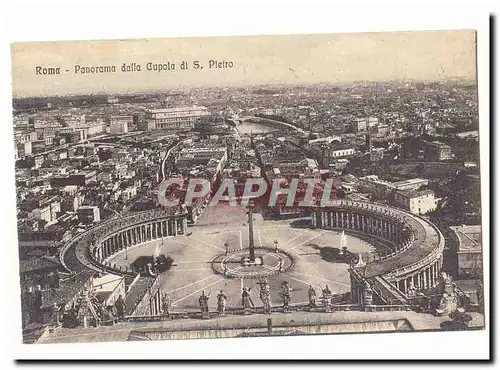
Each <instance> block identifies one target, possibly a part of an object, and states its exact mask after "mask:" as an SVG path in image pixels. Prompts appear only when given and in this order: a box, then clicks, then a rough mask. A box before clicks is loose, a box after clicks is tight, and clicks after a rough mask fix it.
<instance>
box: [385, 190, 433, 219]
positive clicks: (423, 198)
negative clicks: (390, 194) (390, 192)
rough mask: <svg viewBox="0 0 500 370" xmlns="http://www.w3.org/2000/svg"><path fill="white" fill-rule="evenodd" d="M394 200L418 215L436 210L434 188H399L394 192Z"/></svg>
mask: <svg viewBox="0 0 500 370" xmlns="http://www.w3.org/2000/svg"><path fill="white" fill-rule="evenodd" d="M394 202H395V203H396V205H398V206H399V207H401V208H404V209H406V210H408V211H410V212H411V213H413V214H416V215H423V214H426V213H428V212H432V211H434V210H436V203H437V202H436V199H435V198H434V192H433V191H432V190H422V191H415V190H408V191H403V190H399V191H396V192H395V193H394Z"/></svg>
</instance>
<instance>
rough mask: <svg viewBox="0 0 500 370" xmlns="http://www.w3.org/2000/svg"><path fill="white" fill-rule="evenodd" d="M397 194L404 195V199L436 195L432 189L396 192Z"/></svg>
mask: <svg viewBox="0 0 500 370" xmlns="http://www.w3.org/2000/svg"><path fill="white" fill-rule="evenodd" d="M396 193H397V194H399V195H402V196H403V197H406V198H410V199H412V198H419V197H422V196H424V195H434V192H433V191H432V190H430V189H427V190H398V191H396Z"/></svg>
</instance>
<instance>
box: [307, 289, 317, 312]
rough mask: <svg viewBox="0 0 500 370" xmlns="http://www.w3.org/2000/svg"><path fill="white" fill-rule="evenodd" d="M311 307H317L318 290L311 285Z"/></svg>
mask: <svg viewBox="0 0 500 370" xmlns="http://www.w3.org/2000/svg"><path fill="white" fill-rule="evenodd" d="M308 293H309V307H316V290H314V288H313V286H312V285H309V292H308Z"/></svg>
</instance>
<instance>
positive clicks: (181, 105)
mask: <svg viewBox="0 0 500 370" xmlns="http://www.w3.org/2000/svg"><path fill="white" fill-rule="evenodd" d="M476 43H477V33H476V31H475V30H472V29H463V30H429V31H397V32H366V33H330V34H295V35H265V36H227V37H195V38H151V39H145V38H141V39H115V40H89V41H50V42H49V41H45V42H15V43H12V44H11V58H12V125H11V126H12V137H11V138H9V140H11V141H13V142H14V153H12V158H13V163H15V198H16V208H17V214H16V215H12V217H15V218H16V220H17V241H18V245H17V247H18V256H19V258H18V263H19V276H18V277H14V276H12V281H13V282H14V280H15V279H16V280H17V281H18V282H19V284H18V285H19V298H20V305H19V310H20V312H21V317H22V322H21V323H20V326H19V332H22V338H23V339H22V340H23V343H24V344H29V345H32V346H38V345H44V344H59V343H100V342H123V341H169V340H200V341H203V340H207V339H218V340H219V341H220V345H222V346H224V343H225V341H226V340H227V338H243V337H275V336H276V337H287V336H288V337H292V336H315V335H322V336H325V335H326V336H330V335H332V336H335V335H340V334H349V335H355V336H356V337H357V336H360V337H361V336H363V335H364V334H374V333H384V335H389V336H391V335H393V333H406V335H408V337H410V336H412V335H414V334H413V333H415V332H450V331H460V332H464V331H465V332H468V331H481V330H484V329H485V327H486V325H488V323H487V322H486V316H485V299H486V300H488V294H489V292H488V291H487V290H486V289H485V288H484V284H485V278H487V276H485V273H484V270H483V266H484V265H485V264H486V263H487V261H485V258H484V255H483V247H484V246H483V230H482V209H483V207H485V206H487V205H485V204H482V198H481V171H483V170H484V168H482V166H481V160H480V144H479V143H480V138H481V139H483V132H482V131H481V130H480V125H479V97H478V73H477V44H476ZM487 139H488V138H487ZM14 278H15V279H14ZM485 296H486V298H485ZM375 340H376V339H375Z"/></svg>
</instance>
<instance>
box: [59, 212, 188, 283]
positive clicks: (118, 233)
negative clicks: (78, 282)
mask: <svg viewBox="0 0 500 370" xmlns="http://www.w3.org/2000/svg"><path fill="white" fill-rule="evenodd" d="M186 231H187V213H186V212H182V211H179V209H155V210H148V211H143V212H137V213H132V214H129V215H123V216H121V217H113V218H112V219H109V220H106V221H104V222H103V223H101V224H99V225H96V226H94V227H92V228H90V229H88V230H87V231H85V232H84V233H83V234H80V235H78V236H77V237H75V238H73V239H72V240H71V241H70V242H69V243H68V244H66V246H65V247H64V248H63V249H62V251H61V254H60V259H61V262H62V264H63V266H64V267H65V268H66V269H67V270H68V271H72V272H80V271H82V270H85V269H91V270H94V271H99V272H102V271H108V272H112V273H119V274H122V275H130V276H133V275H135V272H134V271H132V270H131V269H125V268H123V269H122V268H120V267H115V266H112V265H111V264H110V263H109V259H110V258H112V257H113V256H114V255H116V254H117V253H119V252H121V251H123V250H124V249H130V248H133V247H135V246H139V245H141V244H143V243H146V242H148V241H152V240H158V239H161V238H164V237H169V236H177V235H184V234H185V233H186Z"/></svg>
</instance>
